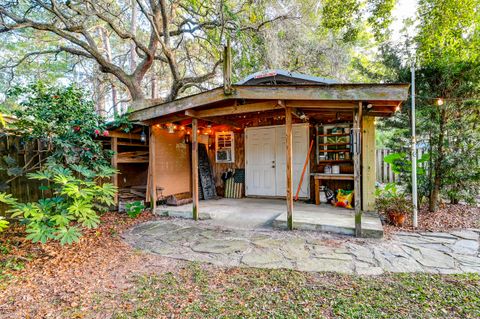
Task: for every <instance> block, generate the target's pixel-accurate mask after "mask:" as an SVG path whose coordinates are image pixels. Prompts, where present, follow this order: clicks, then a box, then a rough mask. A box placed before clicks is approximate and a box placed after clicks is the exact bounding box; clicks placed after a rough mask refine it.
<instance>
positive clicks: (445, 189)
mask: <svg viewBox="0 0 480 319" xmlns="http://www.w3.org/2000/svg"><path fill="white" fill-rule="evenodd" d="M478 30H480V2H479V1H478V0H469V1H460V2H459V1H454V0H440V1H437V0H435V1H434V0H421V1H419V13H418V34H417V36H416V37H413V38H412V37H407V38H406V41H405V43H404V46H395V47H393V46H392V47H385V48H384V51H383V53H384V62H385V63H386V65H388V66H389V67H390V68H391V69H392V70H394V73H395V74H396V75H395V76H394V77H392V78H391V79H389V81H398V82H409V81H410V72H409V65H405V64H404V63H402V61H405V60H409V61H412V59H413V57H412V56H409V55H412V54H413V50H412V49H413V48H414V49H415V51H416V52H415V55H416V58H415V60H416V123H417V141H418V143H419V145H421V146H422V147H423V148H425V149H426V150H427V151H428V153H429V154H430V157H429V158H428V159H426V161H425V162H424V163H423V165H422V166H423V167H424V168H425V170H426V171H425V174H421V175H419V193H420V194H421V195H425V196H429V198H430V210H432V211H433V210H436V208H437V207H438V202H439V199H440V197H442V196H443V197H444V198H448V199H450V200H451V202H453V203H456V202H458V201H459V200H467V201H470V202H473V201H474V200H475V197H476V196H477V195H478V190H479V189H480V162H479V161H478V158H480V143H478V141H479V140H480V129H479V127H478V123H479V122H480V100H479V99H478V97H479V96H480V59H479V52H480V51H478V47H479V45H480V32H478ZM438 98H442V99H443V101H444V103H443V104H441V105H439V104H438V103H437V100H438ZM409 104H410V101H409V102H408V103H407V105H409ZM410 118H411V114H410V111H409V107H404V108H403V110H402V112H399V113H398V114H397V115H396V116H395V117H394V118H392V119H388V120H386V121H383V123H382V124H381V125H380V129H382V127H383V129H385V130H390V131H392V132H393V133H394V134H392V135H391V138H390V139H389V141H386V144H387V145H388V146H389V147H390V148H391V149H394V150H396V151H399V152H404V151H405V149H406V146H408V145H409V136H410V134H411V132H410V130H409V126H410ZM408 166H409V164H408V162H407V161H403V167H404V168H407V167H408ZM401 171H402V173H403V175H404V176H405V178H404V179H403V181H404V182H405V183H406V184H407V186H408V187H409V185H410V177H409V171H408V170H406V169H405V170H404V169H402V170H401Z"/></svg>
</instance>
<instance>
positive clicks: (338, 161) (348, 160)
mask: <svg viewBox="0 0 480 319" xmlns="http://www.w3.org/2000/svg"><path fill="white" fill-rule="evenodd" d="M348 162H353V159H343V160H322V161H318V163H319V164H321V163H348Z"/></svg>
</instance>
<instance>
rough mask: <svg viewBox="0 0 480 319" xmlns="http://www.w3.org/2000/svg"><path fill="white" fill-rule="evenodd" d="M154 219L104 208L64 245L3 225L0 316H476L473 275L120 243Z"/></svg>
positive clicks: (479, 279) (479, 296)
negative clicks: (230, 259)
mask: <svg viewBox="0 0 480 319" xmlns="http://www.w3.org/2000/svg"><path fill="white" fill-rule="evenodd" d="M153 218H154V217H153V216H151V215H148V214H145V213H143V214H141V215H140V217H139V218H138V219H131V218H129V217H127V216H126V215H118V214H105V215H103V216H102V222H101V224H100V227H99V228H97V229H95V230H91V231H90V232H88V233H86V234H85V235H84V236H83V237H82V238H81V239H80V242H79V243H74V244H72V245H70V246H61V245H60V244H58V243H53V242H52V243H47V244H32V243H31V242H29V241H22V239H21V238H24V237H22V236H21V229H15V228H12V229H11V230H10V231H11V232H13V233H14V232H17V233H18V239H16V237H15V236H14V234H12V233H9V236H8V239H9V241H5V236H3V235H2V238H1V245H2V247H3V248H2V250H1V252H0V254H1V255H0V257H1V263H0V272H1V276H2V277H1V280H0V282H1V284H0V318H27V317H28V318H412V317H413V318H478V317H480V276H479V275H475V274H469V275H433V274H386V275H382V276H379V277H361V276H352V275H342V274H335V273H302V272H297V271H291V270H282V269H277V270H268V269H267V270H266V269H253V268H219V267H214V266H211V265H208V264H199V263H191V262H184V261H178V260H172V259H168V258H164V257H160V256H156V255H153V254H148V253H145V252H140V251H136V250H133V249H131V248H130V247H129V246H128V245H126V244H125V243H124V242H123V240H122V238H121V233H122V231H124V230H125V229H128V228H129V227H131V226H133V225H134V224H136V223H138V222H141V221H146V220H151V219H153ZM17 240H18V241H17ZM15 256H16V257H15Z"/></svg>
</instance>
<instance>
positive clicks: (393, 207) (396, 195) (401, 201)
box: [375, 183, 413, 214]
mask: <svg viewBox="0 0 480 319" xmlns="http://www.w3.org/2000/svg"><path fill="white" fill-rule="evenodd" d="M375 196H376V199H375V206H376V208H377V209H378V211H379V212H382V213H388V212H400V213H406V214H409V213H411V212H412V210H413V205H412V201H411V199H410V198H408V197H407V196H406V195H405V193H404V192H401V191H399V189H398V187H397V185H396V184H395V183H388V184H387V185H385V187H384V188H383V189H382V188H377V190H376V191H375Z"/></svg>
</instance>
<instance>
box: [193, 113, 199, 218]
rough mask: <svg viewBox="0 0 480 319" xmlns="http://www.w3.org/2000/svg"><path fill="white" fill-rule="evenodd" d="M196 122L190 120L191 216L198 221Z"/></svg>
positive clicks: (195, 120)
mask: <svg viewBox="0 0 480 319" xmlns="http://www.w3.org/2000/svg"><path fill="white" fill-rule="evenodd" d="M197 130H198V120H197V119H195V118H194V119H192V199H193V203H192V214H193V219H194V220H198V133H197Z"/></svg>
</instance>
